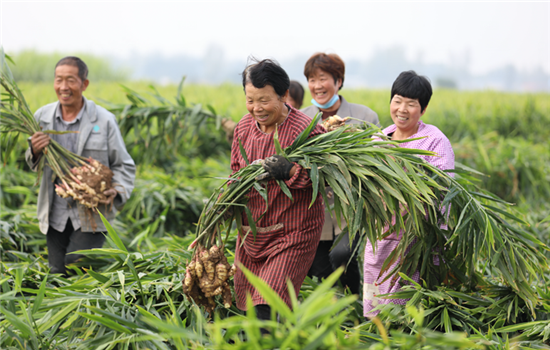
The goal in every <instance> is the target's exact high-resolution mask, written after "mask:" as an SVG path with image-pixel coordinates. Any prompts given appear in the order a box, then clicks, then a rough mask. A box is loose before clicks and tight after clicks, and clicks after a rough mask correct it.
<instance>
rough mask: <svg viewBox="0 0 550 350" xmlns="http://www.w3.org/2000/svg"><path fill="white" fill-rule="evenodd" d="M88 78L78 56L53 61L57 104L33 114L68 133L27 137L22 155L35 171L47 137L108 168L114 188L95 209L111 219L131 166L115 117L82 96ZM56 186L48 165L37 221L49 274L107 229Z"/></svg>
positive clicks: (126, 193)
mask: <svg viewBox="0 0 550 350" xmlns="http://www.w3.org/2000/svg"><path fill="white" fill-rule="evenodd" d="M87 76H88V67H87V66H86V64H85V63H84V62H83V61H82V60H81V59H80V58H78V57H74V56H68V57H65V58H62V59H61V60H60V61H59V62H58V63H57V64H56V66H55V76H54V90H55V92H56V94H57V98H58V102H54V103H50V104H48V105H46V106H43V107H42V108H40V109H38V111H36V113H35V118H36V120H37V121H38V122H39V124H40V126H41V128H42V130H55V131H68V132H69V133H64V134H52V135H51V136H48V134H46V133H43V132H36V133H35V134H34V135H32V136H31V137H30V138H29V139H28V141H29V148H28V149H27V150H26V153H25V158H26V160H27V163H28V164H29V166H30V167H31V169H32V170H34V171H36V170H37V168H38V164H39V162H40V160H41V158H42V157H43V156H44V154H43V152H44V151H45V149H46V146H48V145H49V144H50V140H51V139H50V137H51V138H52V139H53V140H55V141H57V142H58V143H59V144H61V146H63V147H65V148H66V149H68V150H69V151H71V152H73V153H76V154H78V155H81V156H84V157H91V158H93V159H95V160H97V161H99V162H100V163H102V164H103V165H105V166H107V167H109V168H110V170H111V171H112V172H113V178H112V183H113V185H114V186H115V188H109V189H105V191H104V192H103V194H104V195H105V197H106V199H105V200H103V201H100V205H99V207H98V209H99V210H100V211H101V213H102V214H103V215H104V216H105V218H106V219H107V220H112V219H113V218H114V216H115V213H116V209H120V208H122V206H123V205H124V203H126V201H127V200H128V198H129V197H130V194H131V193H132V190H133V188H134V179H135V164H134V161H133V160H132V158H131V157H130V155H129V154H128V152H127V151H126V146H125V145H124V140H123V139H122V135H121V133H120V130H119V128H118V125H117V122H116V119H115V116H114V115H113V114H112V113H110V112H109V111H107V110H106V109H105V108H103V107H101V106H98V105H96V104H95V103H94V102H93V101H91V100H87V99H86V98H85V97H84V96H82V93H83V92H84V91H85V90H86V88H87V87H88V84H89V80H88V78H87ZM54 185H60V183H59V179H58V178H56V179H55V181H52V170H51V168H50V167H48V166H46V167H44V174H43V176H42V182H41V184H40V192H39V194H38V205H37V213H38V221H39V226H40V231H41V232H42V233H44V234H46V242H47V246H48V263H49V265H50V268H51V270H50V272H51V273H62V274H66V273H67V269H66V265H68V264H71V263H74V262H76V261H77V260H79V259H80V258H82V255H79V254H69V253H71V252H74V251H77V250H84V249H92V248H101V247H102V246H103V243H104V242H105V235H104V234H103V233H104V232H106V229H105V226H104V225H103V222H102V221H101V218H100V216H99V215H98V214H97V213H95V212H93V211H91V210H87V209H86V208H85V207H84V206H83V205H82V204H80V203H77V202H75V201H74V200H73V199H71V198H61V197H60V196H58V195H56V194H55V193H54Z"/></svg>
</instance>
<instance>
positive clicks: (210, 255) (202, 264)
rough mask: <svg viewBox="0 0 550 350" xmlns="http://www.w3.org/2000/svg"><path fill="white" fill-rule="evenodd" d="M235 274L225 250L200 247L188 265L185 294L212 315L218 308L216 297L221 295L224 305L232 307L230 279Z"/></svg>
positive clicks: (184, 287) (184, 284)
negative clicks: (224, 252)
mask: <svg viewBox="0 0 550 350" xmlns="http://www.w3.org/2000/svg"><path fill="white" fill-rule="evenodd" d="M234 273H235V266H234V265H233V266H231V265H229V263H228V262H227V258H226V257H225V255H224V254H223V248H222V249H220V247H218V246H215V245H214V246H212V247H211V248H210V249H206V248H204V247H201V246H198V247H197V248H196V249H195V253H194V255H193V258H192V260H191V262H190V263H189V264H188V265H187V268H186V272H185V279H184V280H183V281H182V284H183V293H184V294H185V295H186V296H187V298H188V300H189V301H191V300H193V301H194V302H195V303H197V304H198V305H202V306H204V307H205V310H206V311H208V312H209V313H210V314H212V313H213V312H214V309H215V307H216V302H215V297H216V296H218V295H221V296H222V298H223V305H224V307H226V308H229V307H231V303H232V298H233V296H232V295H231V287H230V286H229V283H228V282H229V278H230V277H231V276H233V274H234Z"/></svg>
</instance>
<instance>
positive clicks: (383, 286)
mask: <svg viewBox="0 0 550 350" xmlns="http://www.w3.org/2000/svg"><path fill="white" fill-rule="evenodd" d="M431 96H432V86H431V84H430V82H429V80H428V79H427V78H426V77H423V76H419V75H418V74H416V73H415V72H414V71H406V72H402V73H401V74H399V76H398V77H397V79H396V80H395V81H394V83H393V85H392V88H391V99H390V115H391V118H392V121H393V122H394V124H393V125H390V126H388V127H387V128H385V129H384V130H383V132H384V134H385V135H387V136H389V137H391V139H392V140H407V139H414V138H420V137H423V138H422V139H420V140H412V141H410V142H405V143H401V144H400V145H399V147H405V148H416V149H421V150H426V151H432V152H435V153H436V154H437V156H419V157H421V158H423V159H424V160H425V161H427V162H428V163H430V164H432V165H433V166H436V167H438V168H439V169H441V170H447V169H454V160H455V156H454V152H453V148H452V146H451V142H450V141H449V139H448V138H447V137H446V136H445V135H444V134H443V133H442V132H441V131H440V130H439V129H438V128H437V127H435V126H433V125H429V124H424V123H423V122H422V121H421V120H420V117H422V116H423V115H424V113H426V108H427V107H428V103H429V102H430V98H431ZM451 175H452V174H451ZM388 229H389V228H387V229H386V231H387V230H388ZM401 235H402V233H400V234H397V233H392V234H391V235H389V236H387V237H386V238H384V239H382V240H380V241H377V242H374V243H375V246H376V250H373V244H372V242H369V241H367V242H366V245H365V256H364V274H363V276H364V284H363V313H364V316H365V317H371V316H376V315H377V314H378V311H374V312H372V309H374V308H375V307H376V306H377V305H379V304H388V303H394V304H399V305H405V303H406V302H407V300H405V299H382V298H380V297H379V295H381V294H390V293H396V292H398V291H399V286H400V278H398V279H393V278H388V279H386V280H385V281H384V279H385V278H386V276H387V274H388V272H389V271H392V270H393V269H394V267H395V266H397V264H398V263H399V261H394V262H393V263H392V264H391V266H389V267H388V268H387V269H386V270H385V271H382V267H383V264H384V261H385V260H386V259H387V258H388V257H389V255H390V254H391V252H392V251H393V250H394V249H396V247H397V246H398V244H399V241H400V239H401ZM437 259H438V258H437V256H435V257H434V263H435V262H436V260H437ZM437 261H438V260H437ZM419 276H420V275H419V272H418V271H415V272H414V273H412V276H410V277H411V278H412V279H413V280H414V281H416V282H418V280H419Z"/></svg>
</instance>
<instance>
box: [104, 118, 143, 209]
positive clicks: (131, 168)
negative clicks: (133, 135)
mask: <svg viewBox="0 0 550 350" xmlns="http://www.w3.org/2000/svg"><path fill="white" fill-rule="evenodd" d="M107 142H108V143H109V168H110V169H111V171H112V172H113V179H112V184H113V186H114V189H115V190H116V193H115V192H114V191H105V192H108V193H105V195H106V196H108V198H109V199H111V198H112V201H113V204H114V205H115V207H116V208H117V209H118V210H121V209H122V207H123V206H124V204H125V203H126V201H128V199H129V198H130V195H131V194H132V191H133V189H134V180H135V177H136V165H135V163H134V160H133V159H132V157H131V156H130V154H129V153H128V151H127V150H126V145H125V144H124V139H123V138H122V134H121V133H120V129H119V128H118V125H117V123H116V119H115V117H114V115H112V114H111V115H109V135H108V139H107ZM109 199H108V201H109V202H110V200H109Z"/></svg>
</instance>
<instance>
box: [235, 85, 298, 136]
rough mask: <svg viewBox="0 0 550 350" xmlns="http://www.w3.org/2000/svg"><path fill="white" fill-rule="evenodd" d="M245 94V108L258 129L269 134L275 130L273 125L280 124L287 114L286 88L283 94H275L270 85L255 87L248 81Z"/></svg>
mask: <svg viewBox="0 0 550 350" xmlns="http://www.w3.org/2000/svg"><path fill="white" fill-rule="evenodd" d="M244 92H245V95H246V109H247V110H248V112H249V113H250V115H251V116H252V117H253V118H254V119H256V121H257V122H258V124H259V125H260V130H262V131H263V132H265V133H267V134H269V133H271V132H273V131H274V130H275V125H280V124H282V122H283V121H284V120H285V118H286V116H287V114H288V108H287V107H286V106H285V104H284V101H286V98H287V95H288V90H287V92H286V93H285V95H284V96H281V97H279V96H277V93H276V92H275V90H274V89H273V87H272V86H271V85H266V86H264V87H263V88H257V87H255V86H254V85H252V83H248V84H246V86H245V89H244Z"/></svg>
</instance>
